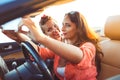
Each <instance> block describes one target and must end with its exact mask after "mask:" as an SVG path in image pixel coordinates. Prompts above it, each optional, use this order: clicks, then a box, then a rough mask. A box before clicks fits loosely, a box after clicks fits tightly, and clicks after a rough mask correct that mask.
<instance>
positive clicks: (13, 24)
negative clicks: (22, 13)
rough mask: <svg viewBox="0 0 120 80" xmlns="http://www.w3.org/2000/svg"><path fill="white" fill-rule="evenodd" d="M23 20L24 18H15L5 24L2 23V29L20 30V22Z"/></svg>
mask: <svg viewBox="0 0 120 80" xmlns="http://www.w3.org/2000/svg"><path fill="white" fill-rule="evenodd" d="M21 21H22V18H21V17H19V18H16V19H14V20H11V21H9V22H6V23H5V24H3V25H1V26H0V28H1V29H2V30H14V31H18V25H19V24H20V22H21Z"/></svg>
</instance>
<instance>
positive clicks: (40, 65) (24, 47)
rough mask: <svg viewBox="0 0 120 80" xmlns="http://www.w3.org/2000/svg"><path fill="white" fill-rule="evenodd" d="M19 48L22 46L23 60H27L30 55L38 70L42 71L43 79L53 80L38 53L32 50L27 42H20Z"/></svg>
mask: <svg viewBox="0 0 120 80" xmlns="http://www.w3.org/2000/svg"><path fill="white" fill-rule="evenodd" d="M21 46H22V50H23V54H24V56H25V58H26V59H27V58H29V55H31V56H32V57H33V59H34V62H35V63H36V64H37V66H38V68H39V69H40V71H42V73H43V75H44V77H45V78H46V79H47V80H53V76H52V74H51V72H50V70H49V69H48V67H47V65H46V64H45V62H44V61H43V59H42V58H41V57H40V56H39V55H38V52H37V51H36V50H35V49H34V47H33V46H32V45H31V44H30V43H29V42H27V41H26V42H22V43H21ZM26 51H28V52H26Z"/></svg>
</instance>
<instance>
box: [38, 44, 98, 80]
mask: <svg viewBox="0 0 120 80" xmlns="http://www.w3.org/2000/svg"><path fill="white" fill-rule="evenodd" d="M80 49H81V50H82V52H83V59H82V60H81V61H80V63H78V64H73V63H70V62H68V63H67V64H66V66H65V80H96V75H97V70H96V66H95V52H96V51H95V46H94V45H93V44H92V43H89V42H86V43H84V44H83V45H82V46H80ZM38 51H39V55H41V57H42V58H43V59H44V60H45V59H47V58H54V72H55V73H56V75H57V77H58V78H59V79H60V80H64V78H63V77H62V76H61V75H59V74H58V73H57V66H58V62H59V59H60V57H59V56H57V55H55V53H54V52H52V51H50V50H49V49H47V48H41V47H38Z"/></svg>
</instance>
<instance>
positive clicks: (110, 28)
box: [104, 15, 120, 40]
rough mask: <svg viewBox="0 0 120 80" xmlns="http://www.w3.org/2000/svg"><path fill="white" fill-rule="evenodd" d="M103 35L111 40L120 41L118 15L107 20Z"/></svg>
mask: <svg viewBox="0 0 120 80" xmlns="http://www.w3.org/2000/svg"><path fill="white" fill-rule="evenodd" d="M104 33H105V36H106V37H108V38H110V39H112V40H120V15H116V16H110V17H108V18H107V21H106V23H105V28H104Z"/></svg>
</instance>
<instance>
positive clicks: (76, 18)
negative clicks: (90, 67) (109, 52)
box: [65, 11, 103, 76]
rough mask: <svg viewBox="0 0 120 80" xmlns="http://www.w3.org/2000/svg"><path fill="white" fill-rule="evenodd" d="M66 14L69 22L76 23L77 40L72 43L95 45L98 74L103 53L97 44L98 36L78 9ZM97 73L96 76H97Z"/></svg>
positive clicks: (76, 44)
mask: <svg viewBox="0 0 120 80" xmlns="http://www.w3.org/2000/svg"><path fill="white" fill-rule="evenodd" d="M66 15H67V16H68V17H69V18H70V20H71V22H73V23H75V24H76V27H77V30H78V31H77V34H78V41H77V42H76V43H75V44H74V45H75V46H80V45H82V44H83V43H85V42H91V43H93V44H94V45H95V47H96V55H95V65H96V67H97V72H98V75H99V73H100V71H101V58H102V56H103V53H102V51H101V48H100V47H99V45H98V42H99V36H98V35H97V34H96V33H95V32H94V31H93V30H92V29H90V27H89V26H88V24H87V22H86V19H85V17H84V16H83V15H82V14H81V13H80V12H78V11H71V12H69V13H67V14H65V16H66ZM98 75H97V76H98Z"/></svg>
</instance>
